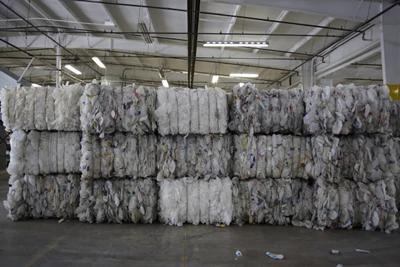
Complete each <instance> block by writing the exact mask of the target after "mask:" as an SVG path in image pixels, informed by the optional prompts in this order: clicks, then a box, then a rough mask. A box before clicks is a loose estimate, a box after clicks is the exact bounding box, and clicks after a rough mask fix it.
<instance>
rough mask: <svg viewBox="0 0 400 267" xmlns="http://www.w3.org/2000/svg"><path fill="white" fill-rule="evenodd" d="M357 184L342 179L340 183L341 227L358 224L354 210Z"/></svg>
mask: <svg viewBox="0 0 400 267" xmlns="http://www.w3.org/2000/svg"><path fill="white" fill-rule="evenodd" d="M356 188H357V184H356V183H355V182H353V181H350V180H346V179H344V180H342V181H341V182H340V183H339V184H338V193H339V205H340V212H339V227H341V228H347V229H351V228H352V227H353V226H356V222H355V219H356V214H355V211H354V206H355V201H356V195H355V194H356Z"/></svg>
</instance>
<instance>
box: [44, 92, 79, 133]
mask: <svg viewBox="0 0 400 267" xmlns="http://www.w3.org/2000/svg"><path fill="white" fill-rule="evenodd" d="M66 87H68V86H66V85H61V87H59V88H55V89H54V88H53V89H50V88H49V90H48V92H47V96H49V94H50V93H51V96H52V98H53V103H54V107H53V114H54V115H53V116H54V119H53V121H52V122H51V126H50V128H54V129H56V130H61V131H62V130H65V128H64V127H65V126H66V125H65V123H66V120H67V118H68V116H69V114H68V113H69V109H72V108H74V107H73V106H71V107H69V106H68V104H69V103H68V98H69V97H68V92H67V90H65V88H66ZM48 98H49V97H48ZM46 106H47V100H46ZM46 115H47V112H46Z"/></svg>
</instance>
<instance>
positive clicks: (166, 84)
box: [161, 80, 169, 88]
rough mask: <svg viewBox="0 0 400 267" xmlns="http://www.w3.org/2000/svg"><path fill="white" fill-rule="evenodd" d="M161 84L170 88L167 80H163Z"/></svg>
mask: <svg viewBox="0 0 400 267" xmlns="http://www.w3.org/2000/svg"><path fill="white" fill-rule="evenodd" d="M161 82H162V85H163V86H164V87H166V88H168V87H169V85H168V81H167V80H162V81H161Z"/></svg>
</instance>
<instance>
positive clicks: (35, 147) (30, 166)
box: [10, 131, 40, 175]
mask: <svg viewBox="0 0 400 267" xmlns="http://www.w3.org/2000/svg"><path fill="white" fill-rule="evenodd" d="M39 142H40V132H37V131H30V132H29V133H28V134H27V135H26V145H25V147H24V149H25V152H24V154H25V155H27V156H25V173H26V174H33V175H39ZM11 152H12V151H11ZM10 164H11V162H10Z"/></svg>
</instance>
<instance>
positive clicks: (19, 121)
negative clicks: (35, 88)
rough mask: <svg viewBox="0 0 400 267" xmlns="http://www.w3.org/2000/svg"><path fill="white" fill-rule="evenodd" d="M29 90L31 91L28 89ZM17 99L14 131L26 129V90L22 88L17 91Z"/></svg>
mask: <svg viewBox="0 0 400 267" xmlns="http://www.w3.org/2000/svg"><path fill="white" fill-rule="evenodd" d="M28 90H29V89H28ZM15 93H16V97H15V107H14V108H15V123H14V129H23V128H24V126H25V125H24V120H25V113H24V106H25V95H26V88H25V87H20V88H17V89H16V90H15Z"/></svg>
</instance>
